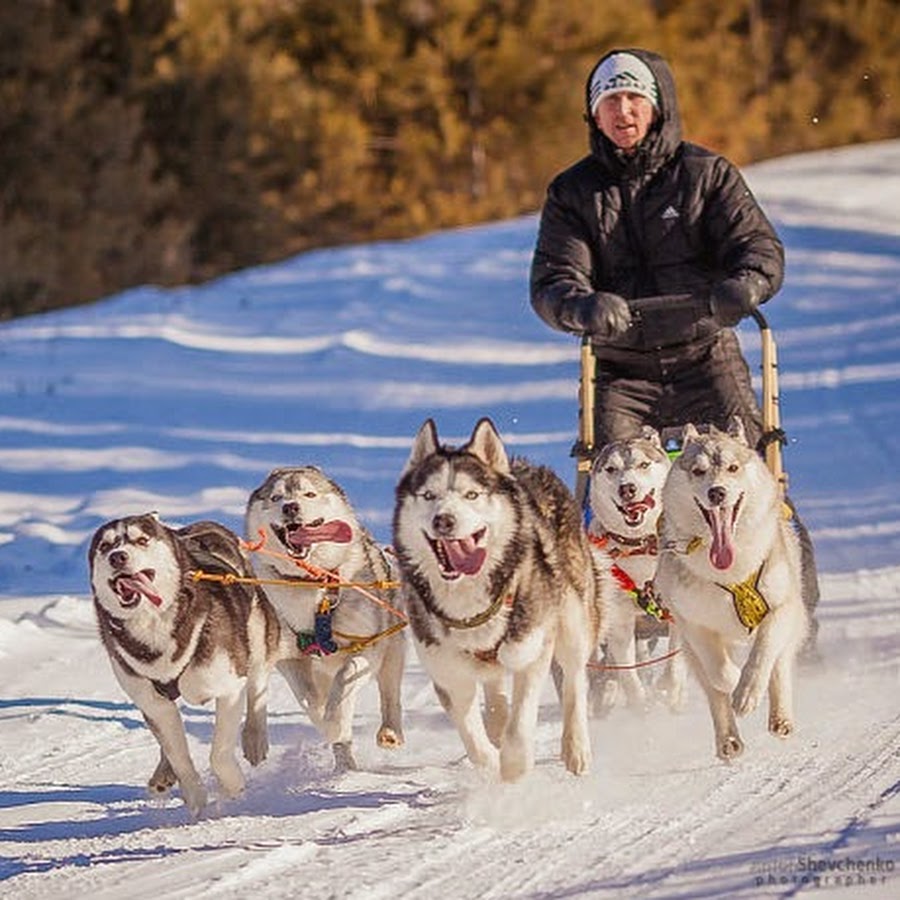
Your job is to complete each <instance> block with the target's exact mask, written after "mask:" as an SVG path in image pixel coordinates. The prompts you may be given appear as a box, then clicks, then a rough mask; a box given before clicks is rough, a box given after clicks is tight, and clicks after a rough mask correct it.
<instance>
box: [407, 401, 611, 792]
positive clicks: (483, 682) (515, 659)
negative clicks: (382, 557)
mask: <svg viewBox="0 0 900 900" xmlns="http://www.w3.org/2000/svg"><path fill="white" fill-rule="evenodd" d="M393 539H394V551H395V553H396V556H397V561H398V567H399V569H400V576H401V582H402V585H403V591H404V597H405V600H406V604H407V609H408V613H409V618H410V625H411V627H412V633H413V638H414V643H415V646H416V649H417V652H418V654H419V657H420V659H421V661H422V664H423V667H424V668H425V670H426V672H427V673H428V675H429V676H430V678H431V680H432V682H433V684H434V688H435V691H436V693H437V696H438V699H439V700H440V702H441V704H442V706H443V708H444V709H445V711H446V712H447V714H448V715H449V717H450V719H451V720H452V721H453V723H454V725H455V726H456V728H457V730H458V732H459V735H460V738H461V739H462V742H463V745H464V747H465V750H466V753H467V756H468V758H469V760H470V761H471V762H472V764H473V765H475V766H476V767H477V768H478V769H480V770H484V771H487V772H489V773H497V772H499V775H500V777H501V778H502V779H503V780H504V781H514V780H516V779H518V778H521V777H522V776H524V775H525V774H526V773H527V772H529V771H530V770H531V769H532V767H533V766H534V743H535V731H536V725H537V715H538V706H539V702H540V695H541V691H542V688H543V685H544V683H545V681H546V676H547V673H548V670H549V667H550V663H551V660H555V661H556V662H557V663H558V665H559V667H560V668H561V670H562V681H563V685H562V707H563V709H562V712H563V731H562V754H561V755H562V759H563V761H564V763H565V765H566V768H567V769H568V770H569V771H570V772H572V773H574V774H577V775H579V774H582V773H584V772H587V771H588V769H589V767H590V763H591V746H590V740H589V735H588V721H587V670H586V665H587V662H588V659H589V658H590V655H591V653H592V651H593V649H594V648H595V646H596V645H597V641H598V639H599V628H600V625H601V622H602V619H603V614H604V609H603V606H604V604H605V600H606V596H607V588H606V583H605V581H604V573H603V572H601V571H600V570H599V569H598V568H597V567H596V566H595V564H594V560H593V556H592V554H591V552H590V549H589V545H588V541H587V535H586V533H585V530H584V528H583V526H582V522H581V514H580V511H579V509H578V505H577V504H576V503H575V500H574V498H573V497H572V495H571V493H570V492H569V490H568V488H567V487H566V486H565V484H563V482H562V481H561V480H560V479H559V478H558V477H557V476H556V475H555V474H554V473H553V472H552V471H551V470H550V469H548V468H546V467H540V466H534V465H532V464H530V463H528V462H527V461H525V460H521V459H517V460H512V461H511V460H510V459H509V457H508V456H507V453H506V450H505V448H504V446H503V443H502V442H501V439H500V437H499V435H498V434H497V431H496V429H495V427H494V425H493V423H492V422H491V420H490V419H487V418H485V419H481V420H480V421H479V422H478V424H477V425H476V426H475V428H474V430H473V432H472V435H471V437H470V439H469V441H468V442H467V443H466V444H465V445H464V446H462V447H460V448H458V449H457V448H453V447H449V446H444V445H441V444H440V442H439V440H438V434H437V429H436V427H435V424H434V422H433V420H431V419H428V420H426V421H425V423H424V424H423V425H422V427H421V428H420V429H419V432H418V434H417V435H416V437H415V439H414V441H413V444H412V449H411V452H410V456H409V459H408V461H407V463H406V466H405V468H404V469H403V471H402V473H401V476H400V480H399V482H398V485H397V489H396V503H395V507H394V522H393ZM607 577H608V575H607ZM510 678H511V681H512V695H511V702H510V700H509V698H508V691H507V681H508V680H509V679H510ZM479 685H480V686H481V687H482V690H483V693H484V705H485V712H484V714H483V715H482V713H481V710H480V701H479V697H478V688H479Z"/></svg>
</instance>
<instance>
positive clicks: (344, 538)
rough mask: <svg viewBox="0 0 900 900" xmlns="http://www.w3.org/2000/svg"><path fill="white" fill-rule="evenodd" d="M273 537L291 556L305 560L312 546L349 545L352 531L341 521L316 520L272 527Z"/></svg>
mask: <svg viewBox="0 0 900 900" xmlns="http://www.w3.org/2000/svg"><path fill="white" fill-rule="evenodd" d="M272 531H274V532H275V536H276V537H277V538H278V540H279V541H281V543H282V544H284V546H285V547H286V548H287V550H288V553H290V554H291V556H295V557H297V558H298V559H305V558H306V557H307V556H309V552H310V550H312V548H313V545H314V544H325V543H331V544H349V543H350V541H352V540H353V529H352V528H351V527H350V526H349V524H347V522H344V521H343V520H342V519H332V520H331V521H330V522H326V521H325V520H324V519H316V520H314V521H312V522H306V523H289V524H287V525H275V524H273V525H272Z"/></svg>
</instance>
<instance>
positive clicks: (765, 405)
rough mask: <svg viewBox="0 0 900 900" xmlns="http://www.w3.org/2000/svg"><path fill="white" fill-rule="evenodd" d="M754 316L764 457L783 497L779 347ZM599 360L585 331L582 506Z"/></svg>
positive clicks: (579, 451) (579, 461) (576, 450)
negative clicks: (757, 338)
mask: <svg viewBox="0 0 900 900" xmlns="http://www.w3.org/2000/svg"><path fill="white" fill-rule="evenodd" d="M679 301H681V302H682V303H684V302H685V301H687V302H688V303H692V302H694V301H693V300H692V299H689V295H676V296H673V297H670V298H669V297H659V298H656V297H654V298H650V299H649V300H648V301H647V302H646V303H645V304H642V302H641V301H640V300H637V301H632V303H633V305H634V307H636V308H637V309H638V310H640V308H641V306H642V305H643V306H651V305H652V306H659V305H660V303H662V302H671V303H673V304H677V303H678V302H679ZM752 316H753V320H754V321H755V322H756V324H757V325H758V326H759V332H760V342H761V364H760V365H761V370H762V392H761V401H762V402H761V404H760V406H761V409H762V422H763V435H762V444H763V457H764V459H765V461H766V467H767V468H768V469H769V471H770V472H771V473H772V475H773V476H774V477H775V480H776V481H777V482H778V486H779V489H780V492H781V497H782V499H784V498H785V495H786V494H787V485H788V475H787V472H786V471H785V468H784V461H783V457H782V445H783V444H784V442H785V434H784V431H783V430H782V428H781V409H780V397H779V392H778V350H777V347H776V344H775V337H774V335H773V334H772V329H771V328H770V327H769V323H768V322H767V321H766V317H765V316H764V315H763V314H762V313H761V312H760V311H759V310H758V309H755V310H754V311H753V313H752ZM596 374H597V360H596V357H595V356H594V351H593V348H592V347H591V338H590V335H588V334H585V335H583V336H582V338H581V376H580V381H579V387H578V439H577V441H576V442H575V444H574V445H573V447H572V456H573V457H574V458H575V460H576V463H575V498H576V500H577V501H578V503H579V505H580V506H581V508H582V509H584V508H585V505H586V503H587V492H588V481H589V479H590V474H591V465H592V464H593V460H594V457H595V456H596V454H597V451H598V450H599V449H600V448H599V447H597V446H596V436H595V430H594V415H595V413H596V409H595V397H596V394H595V392H596V381H595V379H596ZM666 437H667V435H666V434H665V433H664V434H663V440H664V442H665V445H666V446H667V447H670V443H669V442H668V441H666Z"/></svg>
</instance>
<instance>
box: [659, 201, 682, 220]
mask: <svg viewBox="0 0 900 900" xmlns="http://www.w3.org/2000/svg"><path fill="white" fill-rule="evenodd" d="M662 217H663V219H680V218H681V213H680V212H678V210H677V209H675V207H674V206H672V205H671V204H670V205H669V206H667V207H666V208H665V210H664V211H663V214H662Z"/></svg>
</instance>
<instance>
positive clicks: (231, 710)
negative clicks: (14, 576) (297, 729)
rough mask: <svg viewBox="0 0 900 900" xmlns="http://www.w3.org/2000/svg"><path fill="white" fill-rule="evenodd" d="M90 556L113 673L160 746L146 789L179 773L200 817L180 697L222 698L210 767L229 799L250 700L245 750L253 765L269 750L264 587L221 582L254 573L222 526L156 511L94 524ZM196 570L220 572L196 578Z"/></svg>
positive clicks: (269, 626) (269, 641)
mask: <svg viewBox="0 0 900 900" xmlns="http://www.w3.org/2000/svg"><path fill="white" fill-rule="evenodd" d="M88 561H89V566H90V577H91V588H92V591H93V596H94V609H95V612H96V616H97V623H98V625H99V630H100V638H101V640H102V641H103V646H104V647H105V648H106V651H107V653H108V654H109V660H110V663H111V665H112V670H113V673H114V674H115V676H116V678H117V680H118V682H119V684H120V685H121V686H122V688H123V690H124V691H125V693H126V694H127V695H128V696H129V697H130V698H131V699H132V700H133V701H134V703H135V704H136V705H137V706H138V708H139V709H140V711H141V712H142V713H143V715H144V718H145V719H146V721H147V724H148V725H149V727H150V730H151V731H152V732H153V734H154V736H155V737H156V739H157V741H158V742H159V746H160V760H159V765H158V766H157V768H156V771H155V772H154V773H153V775H152V776H151V778H150V781H149V788H150V790H151V791H153V792H154V793H164V792H165V791H167V790H168V789H169V788H170V787H172V786H173V785H174V784H175V783H176V781H177V783H178V785H179V787H180V788H181V793H182V796H183V797H184V801H185V803H186V804H187V806H188V808H189V809H190V811H191V813H192V814H194V815H197V814H198V813H200V812H201V811H202V809H203V807H204V806H205V805H206V802H207V794H206V788H205V787H204V784H203V781H202V779H201V778H200V775H199V774H198V772H197V770H196V769H195V767H194V764H193V762H192V760H191V756H190V752H189V750H188V744H187V740H186V737H185V731H184V724H183V722H182V719H181V714H180V712H179V709H178V706H177V704H176V702H175V701H176V700H177V699H178V698H179V697H184V699H185V700H187V701H188V702H189V703H194V704H203V703H207V702H209V701H211V700H214V701H215V728H214V731H213V738H212V748H211V751H210V765H211V767H212V770H213V772H214V773H215V775H216V777H217V779H218V781H219V784H220V786H221V788H222V790H223V792H224V793H225V795H227V796H234V795H235V794H237V793H239V792H240V791H241V790H242V789H243V786H244V776H243V774H242V772H241V769H240V766H239V765H238V763H237V760H236V759H235V745H236V743H237V739H238V733H239V731H241V716H242V711H243V707H244V704H245V702H246V709H247V716H246V721H245V723H244V727H243V731H242V734H241V737H242V745H243V750H244V756H245V757H246V759H247V760H248V761H249V762H250V763H251V764H252V765H257V764H259V763H260V762H262V760H263V759H265V757H266V754H267V752H268V736H267V726H266V697H267V690H268V682H269V674H270V672H271V668H272V666H273V665H274V662H275V659H276V657H277V650H278V642H279V626H278V621H277V619H276V617H275V613H274V611H273V610H272V609H271V607H270V606H269V604H268V603H267V602H266V600H265V598H264V597H263V596H262V594H260V593H259V592H258V591H257V590H256V589H255V588H253V587H249V586H247V585H246V584H243V583H239V582H236V581H231V583H227V580H226V579H225V577H226V576H228V577H232V578H233V577H238V578H244V577H250V576H252V571H251V570H250V567H249V563H248V562H247V560H246V558H245V557H244V555H243V552H242V550H241V548H240V544H239V541H238V538H237V536H236V535H234V534H232V533H231V532H230V531H228V530H227V529H225V528H223V527H222V526H221V525H218V524H216V523H215V522H198V523H195V524H193V525H189V526H187V527H186V528H178V529H174V528H170V527H169V526H167V525H164V524H163V523H162V522H160V521H159V520H158V519H157V518H156V516H155V515H152V514H147V515H139V516H129V517H126V518H121V519H114V520H112V521H110V522H107V523H106V524H105V525H102V526H101V527H100V528H99V529H97V531H96V533H95V534H94V536H93V539H92V541H91V545H90V550H89V552H88ZM194 573H205V574H208V575H210V576H213V577H212V578H211V579H209V580H195V578H194ZM219 576H222V579H223V580H215V579H216V578H217V577H219Z"/></svg>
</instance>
